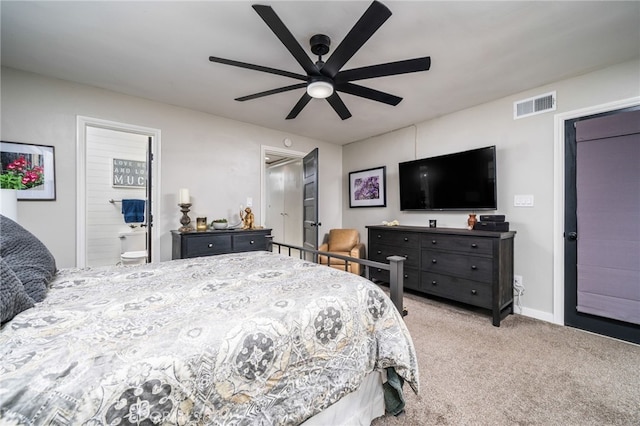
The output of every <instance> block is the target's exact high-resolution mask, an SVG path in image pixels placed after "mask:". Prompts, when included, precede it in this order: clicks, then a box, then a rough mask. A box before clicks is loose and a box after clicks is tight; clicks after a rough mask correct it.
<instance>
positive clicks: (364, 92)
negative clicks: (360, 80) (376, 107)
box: [335, 83, 402, 106]
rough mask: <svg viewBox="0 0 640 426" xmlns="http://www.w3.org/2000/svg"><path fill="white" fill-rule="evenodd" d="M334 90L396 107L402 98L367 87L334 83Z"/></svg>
mask: <svg viewBox="0 0 640 426" xmlns="http://www.w3.org/2000/svg"><path fill="white" fill-rule="evenodd" d="M335 88H336V90H339V91H341V92H344V93H348V94H350V95H355V96H360V97H361V98H366V99H371V100H372V101H378V102H382V103H384V104H388V105H393V106H396V105H398V104H399V103H400V101H401V100H402V98H400V97H398V96H394V95H390V94H389V93H385V92H381V91H379V90H375V89H370V88H368V87H364V86H360V85H358V84H352V83H336V86H335Z"/></svg>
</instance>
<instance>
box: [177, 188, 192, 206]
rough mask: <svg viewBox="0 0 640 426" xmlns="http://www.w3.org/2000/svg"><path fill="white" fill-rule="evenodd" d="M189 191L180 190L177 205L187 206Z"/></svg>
mask: <svg viewBox="0 0 640 426" xmlns="http://www.w3.org/2000/svg"><path fill="white" fill-rule="evenodd" d="M189 202H190V201H189V190H188V189H186V188H183V189H181V190H180V203H179V204H189Z"/></svg>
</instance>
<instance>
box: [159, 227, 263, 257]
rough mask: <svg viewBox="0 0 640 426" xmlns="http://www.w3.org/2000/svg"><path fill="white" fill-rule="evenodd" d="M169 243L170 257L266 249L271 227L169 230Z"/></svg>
mask: <svg viewBox="0 0 640 426" xmlns="http://www.w3.org/2000/svg"><path fill="white" fill-rule="evenodd" d="M171 243H172V249H171V258H172V259H186V258H189V257H198V256H213V255H216V254H224V253H237V252H242V251H258V250H267V249H268V248H269V247H270V245H271V229H251V230H249V229H224V230H219V231H218V230H212V231H193V232H180V231H171Z"/></svg>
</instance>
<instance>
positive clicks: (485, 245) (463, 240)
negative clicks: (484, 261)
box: [422, 234, 493, 255]
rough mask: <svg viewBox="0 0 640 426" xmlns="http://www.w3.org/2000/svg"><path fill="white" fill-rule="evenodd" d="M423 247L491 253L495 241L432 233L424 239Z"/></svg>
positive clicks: (471, 252) (472, 252)
mask: <svg viewBox="0 0 640 426" xmlns="http://www.w3.org/2000/svg"><path fill="white" fill-rule="evenodd" d="M422 248H424V249H427V250H450V251H459V252H463V253H469V254H482V255H491V254H492V252H493V241H492V240H491V239H489V238H481V237H476V238H473V237H460V236H451V235H437V234H432V235H428V236H426V237H425V238H424V239H423V240H422Z"/></svg>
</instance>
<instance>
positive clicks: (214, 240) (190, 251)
mask: <svg viewBox="0 0 640 426" xmlns="http://www.w3.org/2000/svg"><path fill="white" fill-rule="evenodd" d="M184 244H185V246H186V247H185V253H184V254H185V257H198V256H211V255H214V254H221V253H229V252H231V235H230V234H222V235H202V236H200V235H194V236H190V237H189V238H185V239H184Z"/></svg>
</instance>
